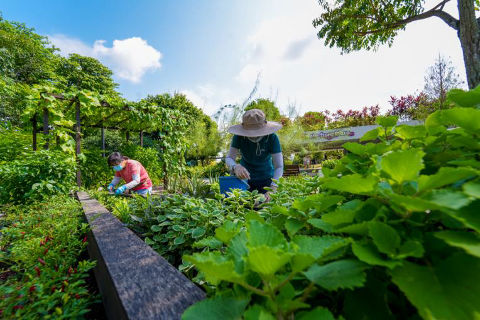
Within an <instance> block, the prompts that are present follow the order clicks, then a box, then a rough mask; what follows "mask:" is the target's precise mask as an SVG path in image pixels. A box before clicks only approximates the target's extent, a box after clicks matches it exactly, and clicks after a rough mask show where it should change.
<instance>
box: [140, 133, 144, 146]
mask: <svg viewBox="0 0 480 320" xmlns="http://www.w3.org/2000/svg"><path fill="white" fill-rule="evenodd" d="M140 147H143V130H140Z"/></svg>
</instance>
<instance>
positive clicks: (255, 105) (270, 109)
mask: <svg viewBox="0 0 480 320" xmlns="http://www.w3.org/2000/svg"><path fill="white" fill-rule="evenodd" d="M251 109H260V110H262V111H263V112H264V113H265V116H266V118H267V120H270V121H278V120H280V118H281V115H280V111H279V110H278V108H277V107H276V106H275V103H274V102H273V101H271V100H269V99H263V98H259V99H257V100H255V101H252V102H250V103H249V104H248V105H247V107H246V108H245V111H247V110H251Z"/></svg>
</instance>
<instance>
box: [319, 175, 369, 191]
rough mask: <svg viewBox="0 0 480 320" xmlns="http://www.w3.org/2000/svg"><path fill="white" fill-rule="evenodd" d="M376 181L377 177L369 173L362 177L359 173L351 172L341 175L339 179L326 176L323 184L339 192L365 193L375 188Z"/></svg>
mask: <svg viewBox="0 0 480 320" xmlns="http://www.w3.org/2000/svg"><path fill="white" fill-rule="evenodd" d="M377 182H378V181H377V178H375V177H374V176H371V175H369V176H366V177H362V176H361V175H360V174H352V175H348V176H343V177H341V178H340V179H337V178H328V179H326V181H325V183H324V186H325V187H327V188H329V189H333V190H337V191H341V192H349V193H353V194H365V193H370V192H372V191H373V190H375V186H376V185H377Z"/></svg>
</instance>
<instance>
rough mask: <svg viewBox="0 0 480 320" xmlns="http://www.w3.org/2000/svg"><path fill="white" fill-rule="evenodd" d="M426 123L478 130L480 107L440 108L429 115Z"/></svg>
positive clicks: (428, 124) (430, 125)
mask: <svg viewBox="0 0 480 320" xmlns="http://www.w3.org/2000/svg"><path fill="white" fill-rule="evenodd" d="M425 125H426V126H428V127H434V126H439V125H443V126H457V127H460V128H463V129H465V130H467V131H471V132H477V131H479V130H480V109H473V108H452V109H448V110H438V111H435V112H434V113H432V114H431V115H430V116H428V118H427V120H426V121H425Z"/></svg>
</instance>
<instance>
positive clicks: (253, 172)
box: [232, 133, 282, 181]
mask: <svg viewBox="0 0 480 320" xmlns="http://www.w3.org/2000/svg"><path fill="white" fill-rule="evenodd" d="M232 148H237V149H239V150H240V152H241V153H242V160H241V161H240V164H241V165H242V166H244V167H245V168H246V169H247V170H248V172H250V180H253V181H256V180H266V179H269V178H272V177H273V163H272V154H275V153H279V152H282V148H281V147H280V141H279V140H278V137H277V135H276V134H275V133H272V134H270V135H268V136H265V137H263V138H262V140H260V141H259V142H252V141H250V140H249V139H248V138H247V137H242V136H236V135H235V136H233V139H232Z"/></svg>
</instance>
